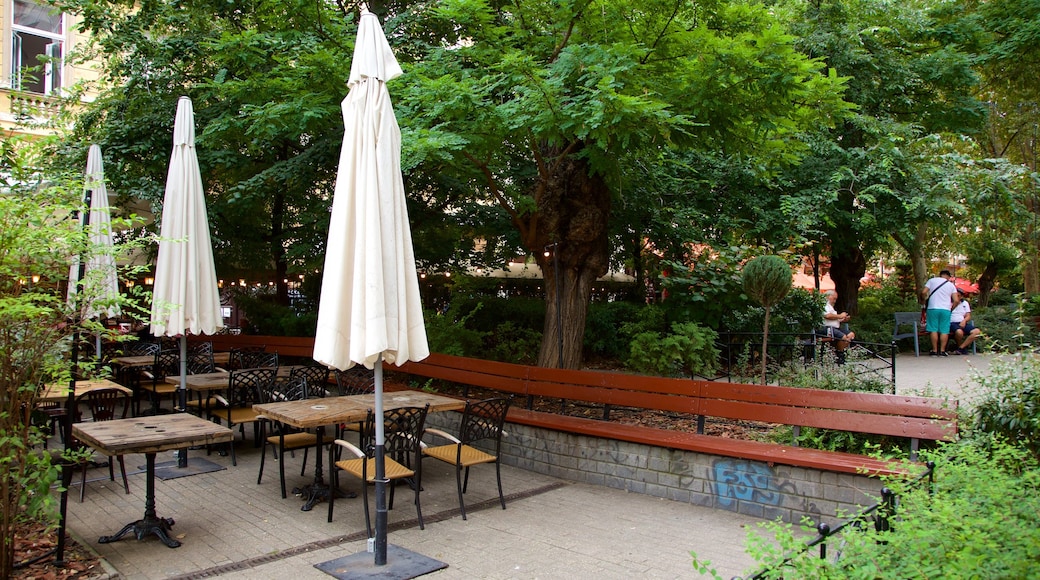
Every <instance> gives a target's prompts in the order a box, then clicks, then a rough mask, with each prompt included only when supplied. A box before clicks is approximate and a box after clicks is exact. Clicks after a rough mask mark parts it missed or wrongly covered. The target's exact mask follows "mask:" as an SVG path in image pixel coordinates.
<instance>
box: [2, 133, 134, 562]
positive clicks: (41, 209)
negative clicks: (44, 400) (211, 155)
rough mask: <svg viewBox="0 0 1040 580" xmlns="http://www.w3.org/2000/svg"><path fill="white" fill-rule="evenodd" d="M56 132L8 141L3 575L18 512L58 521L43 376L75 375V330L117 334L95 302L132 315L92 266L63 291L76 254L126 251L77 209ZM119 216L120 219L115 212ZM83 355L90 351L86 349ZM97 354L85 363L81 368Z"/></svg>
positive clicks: (78, 186) (76, 188)
mask: <svg viewBox="0 0 1040 580" xmlns="http://www.w3.org/2000/svg"><path fill="white" fill-rule="evenodd" d="M55 142H57V140H56V139H54V140H52V139H40V140H35V141H29V140H23V139H19V138H17V137H14V138H12V137H8V138H6V139H4V140H3V141H0V513H2V517H0V542H2V548H0V577H3V578H7V577H9V576H10V574H11V565H12V558H13V556H14V547H13V544H12V540H13V536H14V533H13V527H14V526H15V525H16V524H18V523H19V522H26V521H33V522H47V521H53V519H54V518H55V517H56V515H57V514H56V513H54V511H53V509H52V508H53V502H52V501H51V496H50V493H49V486H50V484H51V483H52V482H53V481H54V474H55V472H54V469H53V468H52V466H51V464H50V457H49V455H47V454H36V453H34V452H33V451H32V447H33V445H34V444H37V443H39V441H40V440H39V434H38V433H37V432H36V427H34V426H33V425H32V421H31V413H29V412H27V411H26V410H27V409H33V408H34V407H35V404H36V396H37V394H38V392H37V391H38V390H39V388H40V386H41V385H43V384H47V383H60V384H67V383H68V381H69V380H70V377H71V375H72V369H71V363H70V360H69V348H70V345H71V343H72V341H71V340H70V337H72V336H73V335H75V334H77V333H80V332H84V333H87V332H89V333H94V332H98V333H101V334H102V335H103V337H104V338H109V339H113V338H117V337H114V336H112V334H111V333H108V332H106V331H105V329H104V328H103V327H101V325H100V324H99V323H98V322H97V321H91V320H87V319H85V318H84V316H85V313H86V312H88V311H89V310H91V308H88V307H87V305H88V304H92V305H93V308H97V309H101V307H102V306H109V305H117V306H120V307H122V308H123V310H124V312H126V314H127V315H128V316H132V315H133V314H134V309H133V307H132V305H131V304H130V303H129V302H128V301H126V300H123V299H121V298H109V299H106V300H105V304H103V305H102V297H103V295H102V294H101V290H100V289H99V285H98V284H97V280H98V279H99V276H86V277H84V279H83V280H82V282H81V284H80V286H79V288H78V291H77V292H76V294H75V298H74V300H73V302H72V303H71V304H70V303H69V302H68V301H67V300H66V297H65V293H64V292H63V291H62V283H63V282H65V281H67V279H68V275H69V266H70V263H69V262H70V256H77V255H78V256H82V258H81V259H83V260H84V263H89V262H90V260H91V258H92V257H93V256H95V255H98V254H100V253H102V252H107V251H112V252H114V253H115V254H116V255H119V256H122V254H121V253H120V248H119V247H117V248H115V249H114V250H106V249H103V248H98V247H95V246H93V245H92V243H91V242H90V238H89V236H88V235H87V233H86V232H84V231H83V229H82V228H81V227H80V225H79V222H78V220H75V219H70V217H71V216H72V215H73V212H76V211H79V210H81V209H83V208H82V207H81V206H82V195H83V182H82V179H81V178H80V177H79V176H78V175H70V174H66V173H62V172H60V171H57V170H55V169H54V168H53V167H51V163H53V157H51V155H50V153H51V150H50V149H49V148H50V147H52V146H53V145H54V143H55ZM115 223H116V224H118V223H119V222H118V220H116V221H115ZM82 359H87V356H85V355H84V356H83V357H82ZM93 366H94V365H93V364H88V363H87V361H84V364H80V366H79V368H78V369H77V370H78V372H79V373H80V374H83V375H87V374H88V373H90V372H92V371H93V370H94V369H93V368H92V367H93Z"/></svg>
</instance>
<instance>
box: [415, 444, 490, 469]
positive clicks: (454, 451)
mask: <svg viewBox="0 0 1040 580" xmlns="http://www.w3.org/2000/svg"><path fill="white" fill-rule="evenodd" d="M458 453H459V446H458V445H438V446H436V447H427V448H426V449H423V455H428V456H430V457H433V458H434V459H440V460H441V461H444V462H446V463H451V464H452V465H454V464H455V460H456V459H459V455H458ZM494 462H495V456H494V455H491V454H490V453H485V452H483V451H481V450H479V449H477V448H475V447H470V446H469V445H463V446H462V456H461V463H460V464H459V465H462V466H463V467H469V466H471V465H480V464H481V463H494Z"/></svg>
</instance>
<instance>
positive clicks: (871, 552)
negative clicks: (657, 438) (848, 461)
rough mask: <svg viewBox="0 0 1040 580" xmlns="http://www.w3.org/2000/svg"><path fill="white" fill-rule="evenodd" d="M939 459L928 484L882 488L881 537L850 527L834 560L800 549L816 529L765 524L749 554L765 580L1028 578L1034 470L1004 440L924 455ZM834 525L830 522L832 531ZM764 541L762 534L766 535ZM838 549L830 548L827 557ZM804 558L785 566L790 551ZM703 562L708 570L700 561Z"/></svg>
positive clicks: (1036, 504) (1039, 540) (1036, 554)
mask: <svg viewBox="0 0 1040 580" xmlns="http://www.w3.org/2000/svg"><path fill="white" fill-rule="evenodd" d="M922 455H923V457H924V458H925V459H930V460H933V461H935V462H936V471H935V483H934V485H933V486H929V485H928V484H927V482H923V484H921V485H916V486H913V485H911V482H910V481H908V480H905V479H889V480H887V481H886V482H885V483H886V485H887V486H888V487H889V488H890V489H892V490H893V491H894V492H895V493H896V495H897V497H898V507H897V509H896V519H895V520H894V521H893V526H892V527H891V529H890V530H888V531H876V530H875V529H874V526H872V525H870V524H869V522H868V523H867V525H864V526H862V527H851V526H850V527H848V528H846V530H845V531H844V532H842V534H841V535H840V536H835V537H833V538H831V540H830V541H829V545H830V546H836V545H838V543H839V542H840V554H841V557H840V559H839V560H837V561H835V560H834V559H820V558H819V556H818V552H817V550H816V549H810V550H808V551H804V552H803V550H802V549H801V548H802V546H804V543H805V541H806V538H807V537H811V536H812V535H815V530H814V529H813V528H812V527H811V525H810V524H812V523H813V522H805V523H804V524H805V525H804V526H803V528H802V530H801V532H798V531H796V530H795V529H794V528H793V527H792V526H790V525H787V524H779V523H769V524H763V525H762V526H761V529H764V530H765V535H763V534H761V533H759V532H751V533H750V534H749V537H748V552H749V553H750V554H751V555H752V556H753V557H754V558H755V560H756V561H758V562H759V565H760V566H761V568H762V569H768V570H770V572H769V574H768V576H767V577H769V578H780V577H783V578H820V579H835V580H837V579H860V580H866V579H876V578H980V577H986V578H1031V577H1034V576H1035V566H1036V562H1037V561H1038V559H1040V525H1038V524H1040V515H1038V514H1040V493H1037V492H1038V489H1040V467H1038V465H1037V461H1036V458H1035V457H1030V455H1029V453H1028V452H1027V451H1025V450H1023V449H1022V448H1021V447H1018V446H1016V445H1013V444H1009V443H1007V442H1002V441H1000V440H994V441H991V442H988V443H986V444H979V442H978V441H975V440H970V439H969V440H964V441H962V442H959V443H955V444H947V445H943V446H942V447H940V448H938V449H936V450H933V451H930V452H926V453H924V454H922ZM832 527H834V526H833V524H832ZM767 535H768V536H770V537H766V536H767ZM834 552H835V550H834V549H833V548H832V549H830V550H828V553H829V554H833V553H834ZM795 553H801V554H802V555H801V556H798V557H795V558H793V559H791V561H790V562H787V563H784V560H785V559H786V558H787V557H788V556H789V555H791V554H795ZM701 565H706V563H704V562H701Z"/></svg>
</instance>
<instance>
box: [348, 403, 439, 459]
mask: <svg viewBox="0 0 1040 580" xmlns="http://www.w3.org/2000/svg"><path fill="white" fill-rule="evenodd" d="M428 411H430V405H428V404H426V405H425V406H401V407H398V408H391V410H389V411H384V412H383V436H384V442H385V443H384V449H385V451H386V454H387V456H389V457H393V458H394V459H396V460H398V462H401V463H404V462H405V460H410V462H414V463H411V465H412V466H417V465H418V463H419V453H421V451H422V448H421V446H422V429H424V428H425V425H426V413H427V412H428ZM369 417H370V419H371V422H370V423H368V424H367V425H366V428H365V430H364V432H365V437H366V438H368V439H374V434H375V421H376V418H375V416H374V415H373V414H372V413H371V412H369ZM370 443H374V442H370ZM410 455H411V456H412V457H411V459H408V457H409V456H410Z"/></svg>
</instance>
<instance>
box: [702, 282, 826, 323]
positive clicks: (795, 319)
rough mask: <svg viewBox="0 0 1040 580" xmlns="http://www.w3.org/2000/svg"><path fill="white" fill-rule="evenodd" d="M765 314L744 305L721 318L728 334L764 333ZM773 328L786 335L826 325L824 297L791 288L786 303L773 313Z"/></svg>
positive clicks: (780, 304) (773, 310)
mask: <svg viewBox="0 0 1040 580" xmlns="http://www.w3.org/2000/svg"><path fill="white" fill-rule="evenodd" d="M765 316H766V311H765V309H764V308H762V307H760V306H752V305H750V304H745V306H744V307H743V308H742V309H735V310H733V311H731V312H729V313H727V314H726V316H725V317H724V318H723V319H722V328H723V329H724V330H726V331H729V332H756V333H757V332H761V331H762V325H763V324H765ZM770 318H771V319H772V322H771V323H770V326H772V327H774V328H776V329H778V330H779V331H780V332H783V333H807V332H812V330H813V329H815V328H818V327H820V326H821V325H822V323H823V295H822V294H817V293H816V292H815V291H813V290H806V289H804V288H792V289H791V292H790V293H789V294H788V295H787V296H785V297H784V299H783V300H781V301H780V302H778V303H777V304H776V305H775V306H773V308H772V310H771V311H770Z"/></svg>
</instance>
